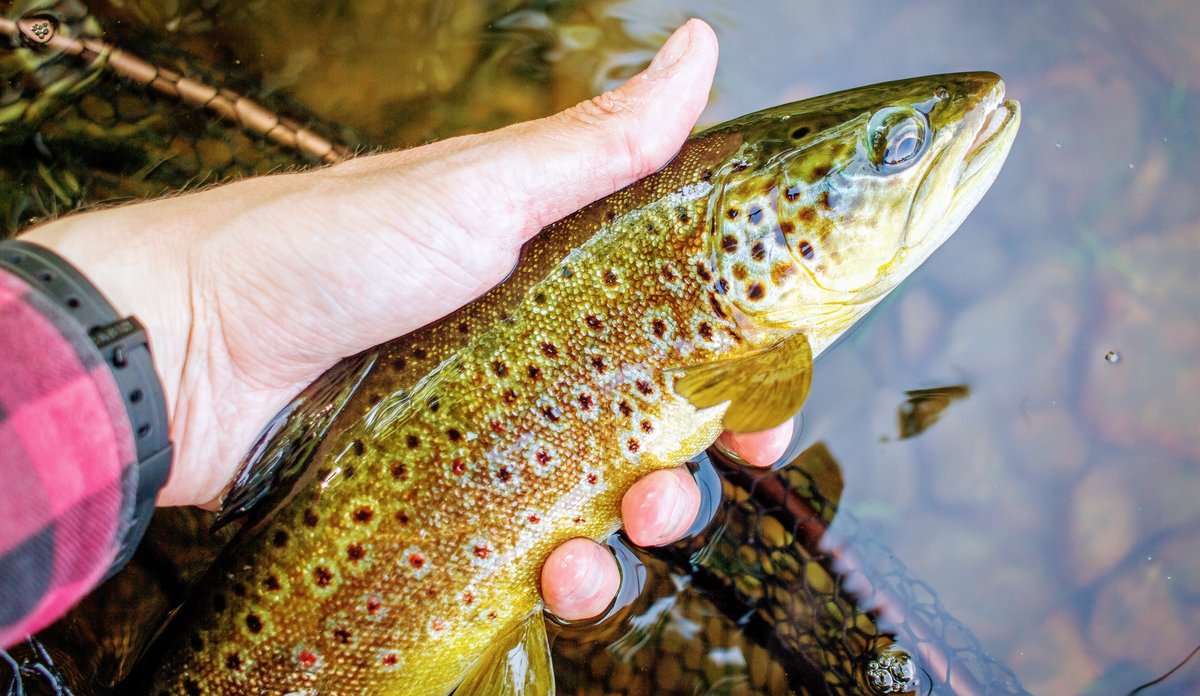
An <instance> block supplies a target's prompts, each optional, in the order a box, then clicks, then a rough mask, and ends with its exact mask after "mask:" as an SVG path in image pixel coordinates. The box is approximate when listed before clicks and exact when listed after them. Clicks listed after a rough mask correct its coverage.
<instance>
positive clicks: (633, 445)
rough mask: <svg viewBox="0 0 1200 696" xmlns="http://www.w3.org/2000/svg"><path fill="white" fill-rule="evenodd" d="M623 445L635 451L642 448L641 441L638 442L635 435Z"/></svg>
mask: <svg viewBox="0 0 1200 696" xmlns="http://www.w3.org/2000/svg"><path fill="white" fill-rule="evenodd" d="M625 446H626V447H628V448H629V451H630V452H637V451H638V450H640V449H641V448H642V443H640V442H638V441H637V438H636V437H631V438H629V441H628V442H626V443H625Z"/></svg>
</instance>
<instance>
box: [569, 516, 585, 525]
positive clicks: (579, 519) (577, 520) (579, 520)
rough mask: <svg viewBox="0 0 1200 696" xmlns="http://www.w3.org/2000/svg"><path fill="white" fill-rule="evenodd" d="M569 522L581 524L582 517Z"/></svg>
mask: <svg viewBox="0 0 1200 696" xmlns="http://www.w3.org/2000/svg"><path fill="white" fill-rule="evenodd" d="M571 521H572V522H574V523H575V524H583V518H582V517H576V518H575V519H573V520H571Z"/></svg>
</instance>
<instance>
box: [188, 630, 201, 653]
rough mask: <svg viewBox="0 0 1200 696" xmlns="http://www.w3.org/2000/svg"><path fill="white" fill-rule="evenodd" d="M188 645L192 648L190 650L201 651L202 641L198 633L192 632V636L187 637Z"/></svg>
mask: <svg viewBox="0 0 1200 696" xmlns="http://www.w3.org/2000/svg"><path fill="white" fill-rule="evenodd" d="M188 645H190V646H192V650H197V651H199V650H203V649H204V639H203V638H201V637H200V634H199V633H196V632H194V631H193V632H192V634H191V635H190V636H188Z"/></svg>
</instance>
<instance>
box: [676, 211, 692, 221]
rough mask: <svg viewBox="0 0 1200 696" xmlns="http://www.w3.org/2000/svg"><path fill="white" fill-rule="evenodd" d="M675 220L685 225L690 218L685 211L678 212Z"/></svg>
mask: <svg viewBox="0 0 1200 696" xmlns="http://www.w3.org/2000/svg"><path fill="white" fill-rule="evenodd" d="M676 219H678V220H679V221H680V222H685V223H686V222H691V221H692V216H691V215H688V213H687V211H686V210H679V211H678V215H677V216H676Z"/></svg>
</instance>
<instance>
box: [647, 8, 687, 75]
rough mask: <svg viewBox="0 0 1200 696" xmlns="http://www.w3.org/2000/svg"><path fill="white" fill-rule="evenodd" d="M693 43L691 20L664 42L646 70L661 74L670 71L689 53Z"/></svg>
mask: <svg viewBox="0 0 1200 696" xmlns="http://www.w3.org/2000/svg"><path fill="white" fill-rule="evenodd" d="M691 45H692V23H691V21H690V20H689V21H688V22H687V23H686V24H684V25H683V26H682V27H679V28H678V29H676V30H675V33H674V34H671V38H669V39H667V42H666V43H665V44H663V46H662V48H660V49H658V53H656V54H655V55H654V60H652V61H650V67H649V68H648V69H647V70H646V73H647V74H649V75H661V74H663V73H665V72H667V71H669V70H670V69H671V68H672V67H674V65H675V64H676V63H678V62H679V59H680V58H682V57H683V54H684V53H687V50H688V47H690V46H691Z"/></svg>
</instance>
